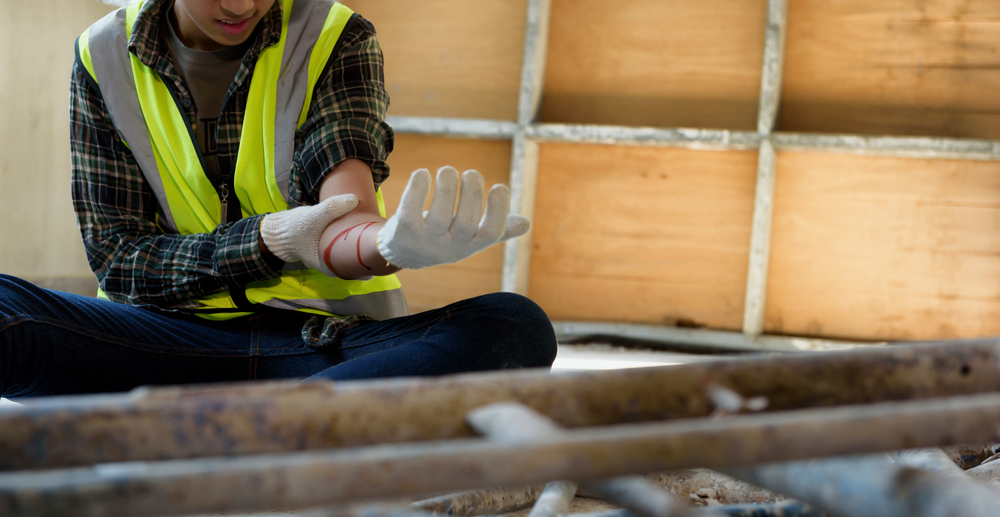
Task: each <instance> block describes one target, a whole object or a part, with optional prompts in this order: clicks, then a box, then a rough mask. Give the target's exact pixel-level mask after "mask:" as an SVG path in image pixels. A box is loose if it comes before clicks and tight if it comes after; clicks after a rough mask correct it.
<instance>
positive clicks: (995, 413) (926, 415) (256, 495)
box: [0, 393, 1000, 517]
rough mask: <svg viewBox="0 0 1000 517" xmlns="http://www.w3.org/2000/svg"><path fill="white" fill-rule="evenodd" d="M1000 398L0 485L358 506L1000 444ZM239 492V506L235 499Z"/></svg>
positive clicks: (126, 497) (156, 502)
mask: <svg viewBox="0 0 1000 517" xmlns="http://www.w3.org/2000/svg"><path fill="white" fill-rule="evenodd" d="M997 429H1000V394H995V393H994V394H980V395H970V396H964V397H952V398H948V399H930V400H921V401H911V402H895V403H883V404H872V405H868V406H847V407H838V408H828V409H809V410H799V411H786V412H779V413H758V414H751V415H739V416H731V417H721V418H704V419H692V420H682V421H674V422H659V423H644V424H628V425H615V426H608V427H602V428H589V429H578V430H566V431H565V432H563V433H561V434H560V435H559V436H558V437H555V438H550V439H546V440H545V441H544V442H540V443H530V444H517V445H510V444H502V443H495V442H490V441H487V440H483V439H467V440H452V441H448V442H430V443H420V444H401V445H400V444H397V445H382V446H376V447H364V448H356V449H340V450H329V451H307V452H297V453H292V454H283V455H258V456H246V457H239V458H205V459H194V460H176V461H164V462H158V463H143V462H137V463H125V464H117V465H97V466H95V467H91V468H77V469H68V470H50V471H35V472H11V473H4V474H0V515H9V516H12V517H18V516H60V515H66V516H74V517H89V516H94V517H96V516H103V517H115V516H122V517H131V516H134V515H149V516H156V515H167V514H172V515H181V514H185V513H188V514H192V513H211V512H216V513H221V512H227V511H228V512H236V511H263V510H278V509H291V508H308V507H316V506H323V505H330V504H337V503H342V502H349V501H359V500H367V499H381V498H386V497H394V496H404V495H416V494H426V493H434V492H438V493H440V492H442V491H451V490H465V489H472V488H477V487H484V486H513V485H518V484H532V483H541V482H545V481H547V480H552V479H565V478H570V477H572V478H577V479H580V480H581V481H584V480H595V479H601V478H608V477H615V476H621V475H626V474H630V473H645V472H662V471H668V470H676V469H682V468H690V467H694V466H705V467H708V468H718V467H722V466H739V465H753V464H758V463H765V462H777V461H790V460H795V459H802V458H809V457H822V456H843V455H845V454H850V453H867V452H877V451H888V450H897V449H902V448H910V447H930V446H940V445H944V444H950V443H955V442H961V443H976V442H986V441H989V440H992V439H994V435H995V434H996V432H997ZM233 494H239V497H233Z"/></svg>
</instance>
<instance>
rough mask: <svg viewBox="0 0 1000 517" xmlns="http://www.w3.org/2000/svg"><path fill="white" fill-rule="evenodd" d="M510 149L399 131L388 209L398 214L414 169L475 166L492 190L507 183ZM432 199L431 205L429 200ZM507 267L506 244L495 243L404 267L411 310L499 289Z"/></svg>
mask: <svg viewBox="0 0 1000 517" xmlns="http://www.w3.org/2000/svg"><path fill="white" fill-rule="evenodd" d="M510 152H511V149H510V142H507V141H490V140H453V139H445V138H436V137H426V136H416V135H397V136H396V147H395V150H394V151H393V153H392V155H391V156H390V157H389V167H390V168H391V171H392V172H391V174H390V175H389V179H388V180H387V181H386V182H385V183H384V184H383V185H382V188H383V191H382V195H383V197H384V199H385V204H386V212H387V213H388V214H390V215H391V214H393V213H395V211H396V208H397V207H398V206H399V197H400V196H401V195H402V194H403V189H404V188H405V187H406V182H407V181H408V180H409V179H410V173H411V172H413V171H415V170H417V169H421V168H426V169H429V170H430V171H431V174H436V172H437V169H438V168H440V167H443V166H445V165H451V166H453V167H455V168H456V169H458V170H460V171H463V170H466V169H476V170H478V171H479V172H481V173H482V174H483V178H484V179H485V180H486V188H487V189H489V187H490V186H491V185H493V184H494V183H507V182H508V178H509V174H510V172H509V171H510ZM432 189H433V187H432ZM432 192H433V190H432ZM427 204H428V207H429V205H430V200H429V199H428V203H427ZM502 268H503V246H493V247H492V248H489V249H487V250H485V251H483V252H481V253H479V254H477V255H473V256H472V257H469V258H467V259H465V260H463V261H461V262H459V263H457V264H449V265H445V266H436V267H431V268H427V269H418V270H405V271H401V272H400V273H399V278H400V281H401V282H402V283H403V292H404V293H405V294H406V299H407V301H408V302H409V304H410V310H411V311H413V312H420V311H424V310H427V309H433V308H437V307H442V306H444V305H447V304H449V303H452V302H456V301H459V300H464V299H466V298H471V297H473V296H478V295H481V294H486V293H493V292H496V291H499V290H500V280H501V274H502V272H501V269H502Z"/></svg>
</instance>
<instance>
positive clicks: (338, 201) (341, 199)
mask: <svg viewBox="0 0 1000 517" xmlns="http://www.w3.org/2000/svg"><path fill="white" fill-rule="evenodd" d="M316 206H317V207H319V209H320V210H319V214H320V221H318V222H319V223H320V224H322V226H323V228H324V229H325V228H326V227H327V225H329V224H330V223H332V222H333V221H334V220H336V219H339V218H341V217H343V216H345V215H347V214H349V213H350V212H351V211H352V210H354V209H355V208H357V207H358V196H356V195H354V194H340V195H337V196H331V197H328V198H326V199H324V200H323V201H321V202H320V203H319V205H316Z"/></svg>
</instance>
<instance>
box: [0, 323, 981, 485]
mask: <svg viewBox="0 0 1000 517" xmlns="http://www.w3.org/2000/svg"><path fill="white" fill-rule="evenodd" d="M706 383H715V384H718V385H721V386H725V387H727V388H729V389H732V390H734V391H736V392H738V393H740V394H742V395H744V396H746V397H754V396H766V397H767V398H768V400H769V406H768V409H769V410H788V409H796V408H805V407H826V406H834V405H838V404H861V403H870V402H879V401H891V400H910V399H921V398H927V397H944V396H951V395H960V394H968V393H981V392H990V391H1000V353H998V349H997V342H996V340H981V341H977V342H971V343H970V342H955V343H934V344H926V345H913V346H889V347H879V348H878V349H875V350H851V351H846V352H823V353H810V354H799V355H787V356H779V357H756V358H746V359H731V360H724V361H713V362H711V363H695V364H688V365H680V366H664V367H655V368H640V369H632V370H612V371H594V372H574V373H562V374H549V373H546V372H542V371H521V372H500V373H485V374H469V375H460V376H450V377H442V378H437V379H394V380H384V381H361V382H345V383H310V384H299V383H296V382H287V381H286V382H270V383H244V384H232V385H218V386H194V387H191V386H186V387H169V388H149V389H140V390H136V391H134V392H132V393H127V394H118V395H89V396H76V397H56V398H50V399H39V400H37V401H34V400H32V401H28V402H27V405H25V406H22V407H17V408H11V409H4V410H2V411H0V470H14V469H29V468H55V467H65V466H75V465H89V464H93V463H99V462H121V461H139V460H144V461H145V460H161V459H170V458H193V457H201V456H236V455H242V454H263V453H275V452H284V451H292V450H309V449H323V448H331V447H349V446H358V445H367V444H373V443H395V442H407V441H416V440H433V439H444V438H455V437H463V436H471V435H472V431H471V429H470V428H469V427H468V426H467V425H466V424H465V422H464V420H463V418H464V415H465V414H466V413H467V412H468V411H470V410H472V409H474V408H476V407H479V406H483V405H487V404H491V403H494V402H501V401H514V402H518V403H521V404H524V405H526V406H528V407H531V408H533V409H534V410H536V411H538V412H540V413H542V414H545V415H547V416H548V417H550V418H552V419H553V420H555V421H556V422H558V423H559V424H560V425H561V426H563V427H566V428H576V427H582V426H595V425H610V424H620V423H629V422H643V421H653V420H663V419H673V418H691V417H700V416H706V415H708V414H710V413H711V412H712V410H713V404H712V401H711V400H710V399H709V397H707V396H706V394H705V389H704V386H705V384H706ZM990 439H992V437H990ZM904 445H905V444H904Z"/></svg>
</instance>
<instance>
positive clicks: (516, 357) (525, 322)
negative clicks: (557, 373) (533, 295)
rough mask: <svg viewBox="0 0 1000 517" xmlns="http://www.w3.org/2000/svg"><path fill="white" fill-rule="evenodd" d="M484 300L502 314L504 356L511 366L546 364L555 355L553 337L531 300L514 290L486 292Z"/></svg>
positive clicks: (501, 331)
mask: <svg viewBox="0 0 1000 517" xmlns="http://www.w3.org/2000/svg"><path fill="white" fill-rule="evenodd" d="M483 298H485V299H484V300H482V302H483V303H486V304H488V305H490V306H491V307H490V308H491V310H493V311H495V312H496V314H498V315H500V316H501V319H502V325H503V328H502V329H497V332H500V333H503V334H504V337H505V339H504V341H505V343H504V346H505V350H504V355H508V359H509V361H510V362H511V363H512V366H516V367H521V368H535V367H549V366H552V362H553V361H555V358H556V336H555V330H553V328H552V322H551V321H550V320H549V317H548V315H547V314H545V311H544V310H543V309H542V308H541V307H539V306H538V304H537V303H535V302H534V301H532V300H531V299H529V298H527V297H525V296H521V295H519V294H514V293H494V294H490V295H486V296H485V297H483Z"/></svg>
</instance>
